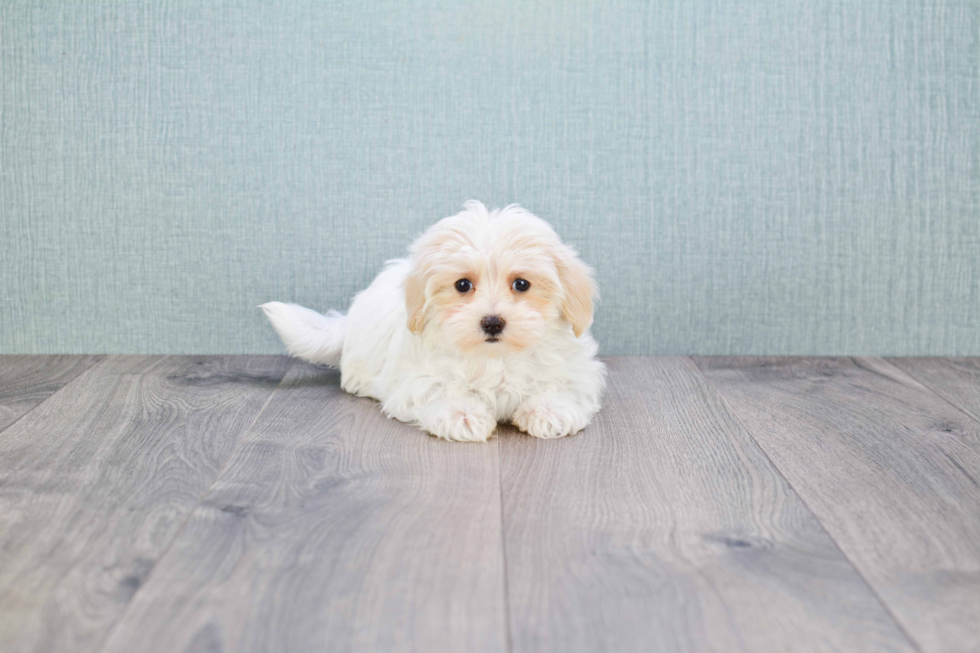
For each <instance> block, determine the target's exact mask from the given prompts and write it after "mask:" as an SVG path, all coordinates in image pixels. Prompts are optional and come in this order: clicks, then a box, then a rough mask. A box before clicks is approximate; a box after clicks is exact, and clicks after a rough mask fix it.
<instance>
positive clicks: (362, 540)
mask: <svg viewBox="0 0 980 653" xmlns="http://www.w3.org/2000/svg"><path fill="white" fill-rule="evenodd" d="M500 523H501V520H500V496H499V468H498V457H497V447H496V446H494V445H492V444H491V445H474V444H470V445H467V444H460V443H450V442H445V441H440V440H436V439H434V438H432V437H430V436H428V435H426V434H424V433H422V432H421V431H419V430H418V429H415V428H413V427H411V426H407V425H405V424H402V423H400V422H396V421H394V420H388V419H385V418H384V416H383V415H382V414H381V411H380V410H379V409H378V406H377V404H376V403H374V402H372V401H369V400H366V399H360V398H356V397H353V396H350V395H347V394H345V393H343V392H342V391H341V390H340V388H339V378H338V375H337V374H336V373H333V372H327V371H323V370H318V369H315V368H312V367H307V366H305V365H302V364H297V366H296V367H294V368H293V370H292V371H291V372H290V374H289V376H288V377H287V379H286V380H285V381H284V382H283V385H282V387H281V388H280V390H279V392H277V393H276V395H275V397H274V398H273V400H272V401H271V402H270V404H269V406H268V408H267V409H266V410H265V411H264V412H263V413H262V415H261V417H260V418H259V420H258V421H257V422H256V424H255V426H254V427H253V428H252V429H251V430H250V431H249V434H248V436H247V438H246V439H245V440H244V441H243V443H242V445H241V446H240V448H239V449H238V451H237V452H236V453H235V455H234V457H233V459H232V461H231V462H230V463H229V465H228V467H227V469H226V470H225V471H224V473H222V475H221V477H220V478H219V479H218V481H217V482H216V483H215V484H214V486H213V487H212V489H211V491H210V493H209V494H208V495H207V496H206V497H205V498H204V500H203V501H202V502H201V504H200V506H199V507H198V508H197V509H196V510H195V511H194V512H193V514H192V515H191V518H190V520H189V522H188V525H187V527H186V528H185V529H184V531H183V532H182V533H181V535H180V536H179V537H178V538H177V540H176V541H175V543H174V546H173V548H172V549H171V550H170V551H169V553H168V554H167V555H166V556H165V557H164V559H163V560H161V562H160V564H159V565H158V566H157V568H156V569H155V570H154V573H153V576H152V577H151V578H150V580H149V581H148V582H147V583H146V585H145V586H144V587H143V588H142V589H141V590H140V592H139V593H138V594H137V596H136V598H135V600H134V602H133V604H132V606H131V608H130V610H129V611H128V613H127V614H126V616H125V617H124V618H123V620H121V622H120V624H119V627H118V628H117V629H116V631H115V632H114V633H113V636H112V637H111V639H110V640H109V642H108V645H107V647H106V648H105V650H106V651H111V652H125V653H129V652H130V651H134V650H141V651H146V652H148V653H152V652H154V651H160V652H163V651H166V652H169V651H185V650H186V651H222V652H232V651H235V652H238V651H261V652H275V651H425V652H427V653H428V652H437V651H503V650H505V648H506V628H505V610H504V576H503V561H502V552H501V539H500ZM175 626H176V627H175Z"/></svg>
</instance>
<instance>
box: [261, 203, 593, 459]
mask: <svg viewBox="0 0 980 653" xmlns="http://www.w3.org/2000/svg"><path fill="white" fill-rule="evenodd" d="M596 297H597V288H596V284H595V281H594V279H593V275H592V270H591V269H590V268H589V267H588V266H586V265H585V264H584V263H582V261H581V260H579V258H578V256H577V255H576V253H575V251H574V250H573V249H572V248H571V247H569V246H567V245H564V244H563V243H562V242H561V240H559V238H558V236H557V235H556V234H555V232H554V231H553V230H552V228H551V227H550V226H549V225H548V223H546V222H545V221H543V220H541V219H539V218H537V217H535V216H533V215H531V214H530V213H529V212H527V211H525V210H524V209H522V208H521V207H519V206H517V205H513V204H512V205H510V206H508V207H506V208H504V209H502V210H501V209H495V210H493V211H488V210H487V209H486V207H485V206H483V204H481V203H480V202H477V201H470V202H467V203H466V204H465V206H464V210H463V211H462V212H461V213H459V214H457V215H455V216H452V217H449V218H445V219H444V220H440V221H439V222H437V223H436V224H435V225H434V226H432V227H431V228H430V229H429V230H428V231H426V232H425V233H424V234H422V235H421V236H420V237H419V238H418V239H417V240H416V241H415V242H414V243H412V245H411V247H409V256H408V258H402V259H395V260H392V261H389V262H388V263H387V264H386V265H385V267H384V269H383V270H382V272H381V273H380V274H379V275H378V277H377V278H376V279H375V280H374V282H373V283H372V284H371V285H370V286H369V287H368V288H367V290H364V291H363V292H361V293H359V294H358V295H356V296H355V297H354V301H353V303H352V304H351V307H350V310H349V311H348V312H347V315H342V314H341V313H338V312H336V311H331V312H329V313H327V315H320V314H319V313H316V312H314V311H311V310H310V309H307V308H303V307H302V306H297V305H295V304H283V303H280V302H271V303H269V304H264V305H263V306H262V307H261V308H262V309H263V310H264V311H265V314H266V315H267V316H268V318H269V321H270V322H272V326H273V327H274V328H275V329H276V331H277V332H278V333H279V336H280V337H281V338H282V340H283V342H284V343H285V344H286V347H287V348H288V350H289V353H291V354H292V355H293V356H296V357H298V358H301V359H303V360H306V361H309V362H311V363H319V364H324V365H329V366H331V367H339V368H340V373H341V386H342V387H343V389H344V390H346V391H347V392H350V393H353V394H356V395H359V396H363V397H373V398H375V399H377V400H378V401H380V402H381V408H382V410H383V411H384V412H385V414H386V415H388V416H389V417H394V418H395V419H398V420H401V421H403V422H408V423H411V424H416V425H418V426H420V427H421V428H423V429H425V430H426V431H428V432H429V433H431V434H433V435H436V436H438V437H440V438H445V439H447V440H459V441H469V442H485V441H486V440H487V439H488V438H489V437H490V436H491V435H492V434H493V433H494V430H495V429H496V426H497V423H498V422H510V423H512V424H514V425H515V426H517V428H519V429H521V430H522V431H524V432H525V433H528V434H529V435H533V436H534V437H538V438H559V437H562V436H565V435H571V434H573V433H577V432H578V431H580V430H582V429H583V428H585V426H586V425H587V424H588V423H589V421H590V420H591V419H592V416H593V415H595V413H596V411H598V410H599V407H600V398H601V395H602V390H603V386H604V378H605V367H604V365H603V364H602V363H601V362H600V361H598V360H597V359H596V352H597V351H598V345H597V344H596V342H595V340H593V339H592V336H591V335H589V327H590V326H591V324H592V305H593V300H594V299H595V298H596Z"/></svg>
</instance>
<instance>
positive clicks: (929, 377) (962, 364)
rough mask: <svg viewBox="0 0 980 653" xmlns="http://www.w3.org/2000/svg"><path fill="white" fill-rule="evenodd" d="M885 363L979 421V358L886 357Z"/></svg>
mask: <svg viewBox="0 0 980 653" xmlns="http://www.w3.org/2000/svg"><path fill="white" fill-rule="evenodd" d="M888 362H890V363H891V364H892V365H894V366H895V367H898V368H900V369H902V370H904V371H905V372H906V373H907V374H909V375H910V376H913V377H915V379H916V380H917V381H919V382H920V383H922V384H923V385H924V386H926V387H927V388H929V389H930V390H932V391H933V392H935V393H936V394H938V395H939V396H940V397H942V398H943V399H945V400H946V401H948V402H949V403H951V404H953V405H954V406H956V407H957V408H959V409H960V410H962V411H963V412H965V413H966V414H968V415H969V416H970V417H972V418H973V419H975V420H977V421H978V422H980V358H890V359H888Z"/></svg>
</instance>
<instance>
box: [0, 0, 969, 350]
mask: <svg viewBox="0 0 980 653" xmlns="http://www.w3.org/2000/svg"><path fill="white" fill-rule="evenodd" d="M978 41H980V2H976V1H975V0H974V1H961V2H944V1H942V0H908V1H905V0H902V1H897V0H861V1H860V2H854V1H852V0H836V1H831V0H806V1H805V2H800V1H794V0H754V1H752V2H733V1H731V0H720V1H710V0H700V1H696V2H679V1H674V2H662V3H661V2H657V3H650V4H647V3H639V2H635V3H633V2H610V1H605V2H566V1H562V2H558V1H556V2H517V1H516V0H515V1H514V2H508V3H501V2H495V1H489V0H482V1H480V2H476V3H462V2H436V3H433V2H415V1H413V2H404V1H398V2H345V3H335V2H298V1H293V0H282V1H259V0H255V1H251V0H249V1H247V2H241V1H238V2H222V3H219V2H194V3H191V2H187V3H183V2H175V1H173V0H152V1H146V2H116V1H112V2H108V1H104V2H76V1H74V0H68V1H64V2H54V1H50V2H41V1H37V2H28V3H24V2H11V1H7V2H3V3H0V83H2V96H0V141H2V150H0V256H2V261H0V287H2V288H0V352H5V353H9V352H187V353H193V352H216V353H217V352H221V353H236V352H278V351H281V349H280V347H279V344H278V342H277V341H276V339H275V337H274V335H273V333H272V330H271V329H270V328H268V327H267V325H265V324H264V323H263V320H262V318H261V317H260V314H259V311H257V310H256V309H255V308H254V307H255V305H256V304H259V303H261V302H264V301H268V300H272V299H280V300H291V301H298V302H301V303H304V304H307V305H309V306H313V307H318V308H321V309H325V308H327V307H329V306H338V307H344V306H346V305H347V302H348V301H349V299H350V297H351V295H352V293H353V292H355V291H356V290H358V289H359V288H361V287H362V286H363V285H365V284H366V283H367V282H368V281H369V280H370V279H371V277H372V276H373V274H374V273H375V272H376V270H377V269H378V267H379V265H380V264H381V262H382V261H384V260H385V259H386V258H389V257H392V256H396V255H398V254H399V253H400V252H402V251H403V248H404V246H405V245H406V244H407V242H408V241H409V240H410V238H411V236H412V235H413V234H414V233H416V232H418V231H419V230H421V229H422V228H423V227H425V226H426V225H428V224H430V223H431V222H434V221H435V220H436V219H438V218H440V217H443V216H445V215H448V214H450V213H453V212H455V211H456V209H457V208H458V207H459V205H460V204H461V203H462V202H463V201H464V200H466V199H468V198H478V199H482V200H484V201H485V202H487V203H489V204H503V203H508V202H520V203H522V204H524V205H525V206H527V207H528V208H529V209H531V210H532V211H534V212H536V213H538V214H540V215H541V216H543V217H545V218H547V219H549V220H551V221H552V222H553V223H554V224H556V225H557V227H558V229H559V232H560V233H561V234H563V235H564V236H565V237H566V239H567V240H568V241H570V242H572V243H573V244H575V245H576V246H578V247H579V248H580V249H581V251H582V252H583V254H584V257H585V258H586V259H587V260H588V261H590V262H591V263H593V264H594V265H595V266H596V267H597V268H598V270H599V277H600V284H601V287H602V292H603V297H604V301H603V303H602V304H601V307H600V309H599V312H598V315H597V321H596V327H595V332H596V335H597V337H598V338H599V340H600V342H601V343H602V345H603V351H604V352H606V353H648V354H649V353H658V354H659V353H701V354H713V353H734V354H741V353H773V354H787V353H799V354H804V353H818V354H832V353H839V354H849V353H887V354H939V353H942V354H974V355H977V354H980V296H978V279H980V199H978V198H980V166H978V157H980V74H978V61H980V56H978V54H980V44H978Z"/></svg>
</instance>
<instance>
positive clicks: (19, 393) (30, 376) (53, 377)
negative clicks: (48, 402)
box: [0, 356, 102, 431]
mask: <svg viewBox="0 0 980 653" xmlns="http://www.w3.org/2000/svg"><path fill="white" fill-rule="evenodd" d="M100 360H102V356H0V431H3V430H4V429H5V428H7V427H8V426H10V425H11V424H13V423H14V422H16V421H17V420H18V419H20V418H21V417H23V416H24V415H25V414H26V413H27V412H28V411H30V410H31V409H33V408H34V407H35V406H37V405H38V404H40V403H41V402H42V401H44V400H45V399H47V398H48V397H50V396H51V395H53V394H54V393H55V392H57V391H58V390H60V389H61V388H62V387H64V386H65V384H67V383H68V382H69V381H71V380H72V379H74V378H75V377H76V376H78V375H79V374H81V373H82V372H84V371H85V370H87V369H88V368H90V367H92V366H93V365H95V364H96V363H97V362H99V361H100Z"/></svg>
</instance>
